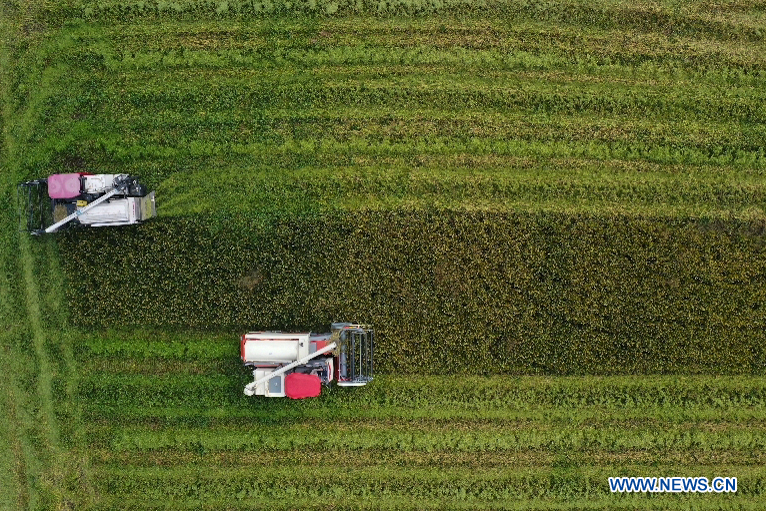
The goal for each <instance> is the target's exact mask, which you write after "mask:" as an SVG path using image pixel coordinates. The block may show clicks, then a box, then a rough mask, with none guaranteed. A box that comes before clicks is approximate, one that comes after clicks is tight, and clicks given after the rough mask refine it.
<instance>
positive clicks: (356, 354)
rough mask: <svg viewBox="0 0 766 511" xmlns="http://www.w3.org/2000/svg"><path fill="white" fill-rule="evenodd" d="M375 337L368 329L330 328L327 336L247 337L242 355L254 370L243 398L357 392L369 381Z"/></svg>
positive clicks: (272, 334)
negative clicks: (331, 389)
mask: <svg viewBox="0 0 766 511" xmlns="http://www.w3.org/2000/svg"><path fill="white" fill-rule="evenodd" d="M374 343H375V333H374V331H373V329H372V326H370V325H359V324H355V323H333V324H332V327H331V332H330V333H327V334H312V333H282V332H250V333H247V334H244V335H243V336H242V340H241V356H242V361H243V362H244V363H245V366H246V367H250V368H252V369H253V377H254V380H253V382H252V383H250V384H248V385H247V386H246V387H245V394H246V395H248V396H253V395H257V396H267V397H290V398H293V399H302V398H306V397H316V396H318V395H319V394H320V393H321V391H322V385H323V384H324V385H329V384H330V383H331V382H332V381H336V382H337V385H338V386H340V387H361V386H363V385H366V384H367V383H369V382H370V381H372V373H373V361H372V358H373V345H374Z"/></svg>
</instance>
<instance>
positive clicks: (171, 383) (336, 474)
mask: <svg viewBox="0 0 766 511" xmlns="http://www.w3.org/2000/svg"><path fill="white" fill-rule="evenodd" d="M118 341H119V342H118ZM237 347H238V343H237V336H236V335H209V334H201V333H195V332H186V333H169V332H164V331H161V330H140V331H138V332H133V333H131V332H128V331H111V332H109V333H107V334H99V335H83V336H82V337H81V338H80V342H79V348H78V350H77V352H76V357H77V360H78V363H79V365H80V367H81V371H82V374H81V377H80V386H79V389H78V397H79V400H80V402H81V403H82V406H83V408H82V413H83V419H84V421H85V424H86V436H87V439H88V440H87V449H88V451H89V455H90V458H91V461H92V463H93V469H94V470H95V471H97V473H98V474H99V477H98V479H97V481H96V482H95V489H96V490H95V491H96V492H97V494H98V495H100V499H99V503H100V505H101V506H102V507H103V508H108V507H109V506H111V505H115V504H116V503H118V502H120V503H121V504H120V505H121V506H122V505H126V506H128V507H129V508H136V509H138V508H148V507H152V506H157V505H160V504H162V503H163V502H165V501H168V500H171V499H172V501H173V506H175V507H178V508H185V507H193V506H200V505H203V506H204V505H206V506H208V507H210V508H214V507H225V508H227V509H229V508H231V509H239V508H243V509H244V508H253V507H258V506H262V505H265V504H268V505H270V506H272V505H273V506H275V507H277V508H280V509H281V508H291V507H292V508H294V507H296V506H297V507H304V506H308V507H309V508H317V507H321V506H328V505H334V506H336V507H339V508H365V507H370V508H379V507H389V508H397V509H400V508H461V507H482V508H498V509H504V508H507V509H633V508H637V507H639V508H642V509H667V508H669V507H677V506H682V507H683V506H684V505H686V506H694V507H695V508H698V509H729V508H731V509H734V508H737V506H742V508H744V509H755V508H756V507H757V506H756V503H757V502H758V500H759V499H762V498H763V491H764V490H763V488H764V478H765V477H766V472H764V469H763V463H764V456H763V453H764V452H766V428H764V423H765V422H766V421H764V418H765V414H766V386H765V385H764V382H763V379H762V378H757V377H718V378H716V377H674V376H656V377H603V378H592V377H575V378H544V377H519V378H507V377H491V378H483V377H475V376H474V377H471V376H468V377H466V376H462V377H461V376H455V377H441V376H434V377H406V378H404V377H396V376H382V377H379V378H377V379H376V380H375V381H374V382H373V383H372V384H370V385H368V386H367V387H364V388H359V389H329V390H325V391H324V393H323V395H322V396H320V397H319V398H317V399H314V400H307V401H292V400H282V399H265V398H262V399H253V398H248V397H246V396H244V395H243V394H242V387H243V386H244V384H245V383H246V382H247V381H248V378H249V375H248V373H247V371H246V370H245V369H244V368H242V367H241V366H240V365H239V363H238V361H237ZM138 368H140V370H139V369H138ZM619 475H635V476H639V475H641V476H645V475H648V476H697V475H704V476H706V477H709V478H711V479H712V478H713V477H717V476H736V477H737V478H738V492H737V494H736V495H694V494H688V495H665V496H660V495H628V494H625V495H619V494H611V493H610V492H609V489H608V482H607V480H608V477H610V476H619Z"/></svg>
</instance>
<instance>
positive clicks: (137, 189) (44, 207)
mask: <svg viewBox="0 0 766 511" xmlns="http://www.w3.org/2000/svg"><path fill="white" fill-rule="evenodd" d="M17 196H18V201H19V212H20V215H21V217H22V221H23V222H24V224H25V227H26V230H27V231H29V232H30V233H32V234H43V233H52V232H56V231H57V230H59V229H61V228H62V227H65V226H67V225H77V224H79V225H88V226H91V227H105V226H116V225H132V224H138V223H141V222H143V221H145V220H148V219H150V218H153V217H155V216H157V208H156V205H155V203H154V192H151V193H147V189H146V186H144V185H142V184H141V183H139V181H138V178H137V177H135V176H130V175H128V174H88V173H84V172H75V173H69V174H53V175H51V176H49V177H47V178H45V179H35V180H34V181H27V182H26V183H21V184H20V185H19V186H18V190H17Z"/></svg>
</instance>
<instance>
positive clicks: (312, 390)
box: [285, 373, 322, 399]
mask: <svg viewBox="0 0 766 511" xmlns="http://www.w3.org/2000/svg"><path fill="white" fill-rule="evenodd" d="M321 392H322V380H321V379H320V378H319V376H316V375H313V374H302V373H292V374H288V375H287V376H285V395H286V396H287V397H289V398H290V399H303V398H305V397H317V396H318V395H319V394H320V393H321Z"/></svg>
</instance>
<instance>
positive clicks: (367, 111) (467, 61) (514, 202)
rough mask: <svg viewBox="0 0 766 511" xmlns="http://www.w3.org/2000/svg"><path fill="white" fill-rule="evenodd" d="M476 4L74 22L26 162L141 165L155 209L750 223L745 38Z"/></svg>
mask: <svg viewBox="0 0 766 511" xmlns="http://www.w3.org/2000/svg"><path fill="white" fill-rule="evenodd" d="M179 9H182V8H181V7H179ZM183 9H185V7H184V8H183ZM721 9H722V8H721ZM638 10H639V11H640V10H641V9H640V8H638ZM713 10H714V9H713ZM131 12H133V11H131ZM491 13H492V10H491V9H490V10H489V11H487V13H482V11H481V10H478V11H475V12H474V11H471V10H467V11H466V12H465V13H461V14H460V15H459V16H453V15H451V14H446V13H445V14H439V15H429V16H415V17H404V18H396V19H391V18H387V17H371V16H359V15H353V14H348V13H347V14H346V15H342V16H338V17H310V16H309V17H304V18H300V19H295V18H291V17H289V16H280V15H274V16H270V17H255V18H248V19H242V18H234V19H226V17H225V16H224V18H223V19H221V20H215V21H200V20H189V19H187V18H184V17H183V16H181V15H179V18H181V19H178V20H172V21H171V20H168V19H166V18H164V17H161V18H155V17H153V16H150V15H148V14H147V15H146V16H145V17H143V18H137V20H136V21H135V22H133V23H128V24H122V23H120V24H113V23H114V22H115V21H116V20H115V19H114V18H110V17H109V16H106V17H105V18H104V21H105V22H103V23H98V24H95V23H91V24H73V25H71V26H70V27H68V28H67V29H65V30H64V31H63V32H62V36H61V37H60V39H59V40H58V42H57V44H58V46H57V47H55V48H53V49H52V51H53V52H54V53H55V56H56V58H57V59H58V60H60V61H62V62H66V66H67V81H66V87H63V84H64V82H61V84H62V88H61V91H60V92H61V93H60V94H58V95H56V98H55V99H51V100H50V105H49V106H50V107H51V111H52V112H55V113H53V114H52V116H51V118H50V121H51V124H50V125H49V126H47V127H46V128H45V131H46V134H45V138H44V141H43V147H44V148H45V149H43V150H42V151H40V152H39V154H41V155H45V156H44V158H45V159H44V160H43V161H41V162H40V163H41V164H43V165H49V166H50V165H64V166H67V167H70V168H75V169H77V168H80V169H85V170H94V169H95V170H98V169H100V168H102V167H104V166H108V167H109V168H110V169H112V170H114V171H126V172H134V173H136V174H140V175H142V176H143V177H144V178H145V179H146V180H148V182H149V183H150V184H151V185H152V186H153V187H156V188H157V191H158V197H161V199H162V202H161V206H162V207H161V208H160V214H161V215H181V216H183V215H213V216H216V215H220V214H231V213H238V214H254V215H267V216H268V215H288V216H294V215H301V214H305V213H307V212H309V213H316V212H321V211H326V210H327V209H337V208H340V209H358V208H376V209H381V208H382V209H397V208H412V207H437V208H451V209H488V210H498V209H523V210H539V209H544V210H556V211H568V212H575V211H580V212H588V213H604V212H607V213H613V212H615V211H618V212H624V213H633V214H642V215H650V216H654V215H665V216H681V217H688V216H694V217H699V216H715V217H729V216H730V215H735V216H737V217H740V218H761V217H762V215H763V205H764V202H765V197H764V178H763V170H764V169H765V168H766V154H764V142H763V141H764V140H765V139H766V131H764V121H765V120H766V117H764V114H763V108H762V104H763V102H764V99H765V98H764V95H765V93H764V90H763V88H762V87H759V86H758V84H759V83H760V81H761V80H762V79H763V76H764V73H766V61H764V58H763V55H764V54H766V51H764V50H766V45H764V43H763V41H762V39H758V37H757V36H755V37H753V38H746V39H747V40H743V39H742V38H741V37H734V36H732V37H726V35H725V33H718V32H715V31H713V32H711V31H710V30H708V28H709V27H708V28H705V27H704V26H702V25H700V26H698V28H697V29H694V28H693V27H694V26H695V25H694V23H691V20H693V19H697V17H698V15H699V13H694V12H693V13H689V15H688V16H689V20H690V22H689V25H688V26H687V27H686V29H685V30H684V31H683V33H679V34H675V33H670V32H668V31H667V30H666V31H664V32H663V31H660V30H657V31H653V30H639V31H636V30H635V29H634V27H630V26H622V25H620V24H619V23H617V24H616V25H615V24H612V25H609V24H607V25H604V24H603V23H600V22H597V21H598V20H595V21H594V22H593V23H590V24H589V23H586V22H579V23H566V22H564V23H562V22H560V21H555V22H554V21H541V20H539V19H534V17H529V16H527V17H524V15H518V16H517V17H516V18H515V19H506V18H503V17H501V16H497V15H495V16H493V15H492V14H491ZM99 19H100V18H99ZM139 19H140V22H138V20H139ZM759 20H760V18H759V16H758V15H757V12H756V13H754V14H753V15H752V17H751V18H748V17H744V18H743V17H739V18H737V17H735V18H733V19H732V20H731V21H729V22H728V23H729V24H731V25H732V30H733V32H732V33H733V34H737V33H740V32H742V30H745V28H743V27H751V26H752V25H753V24H755V26H757V25H758V23H760V21H759ZM748 30H749V29H748ZM671 32H672V31H671ZM745 32H747V30H745Z"/></svg>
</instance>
